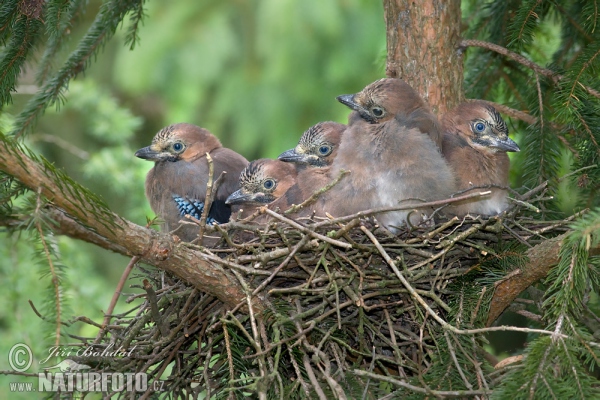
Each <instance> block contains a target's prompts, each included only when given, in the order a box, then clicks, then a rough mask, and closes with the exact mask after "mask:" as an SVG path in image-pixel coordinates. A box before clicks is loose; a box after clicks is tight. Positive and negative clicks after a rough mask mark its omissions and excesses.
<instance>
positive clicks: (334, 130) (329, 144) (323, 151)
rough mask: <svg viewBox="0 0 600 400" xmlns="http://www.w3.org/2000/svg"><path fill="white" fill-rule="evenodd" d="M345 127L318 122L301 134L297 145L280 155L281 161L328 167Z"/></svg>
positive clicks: (332, 123)
mask: <svg viewBox="0 0 600 400" xmlns="http://www.w3.org/2000/svg"><path fill="white" fill-rule="evenodd" d="M345 129H346V125H342V124H338V123H336V122H320V123H318V124H316V125H314V126H311V127H310V128H308V130H307V131H305V132H304V133H303V134H302V137H301V138H300V141H299V142H298V145H297V146H296V147H295V148H293V149H291V150H288V151H285V152H283V153H281V154H280V155H279V157H278V159H279V160H281V161H286V162H294V163H298V164H309V165H311V166H313V167H317V168H323V167H328V166H329V165H331V163H332V162H333V160H334V158H335V156H336V154H337V150H338V148H339V145H340V142H341V140H342V133H343V132H344V130H345Z"/></svg>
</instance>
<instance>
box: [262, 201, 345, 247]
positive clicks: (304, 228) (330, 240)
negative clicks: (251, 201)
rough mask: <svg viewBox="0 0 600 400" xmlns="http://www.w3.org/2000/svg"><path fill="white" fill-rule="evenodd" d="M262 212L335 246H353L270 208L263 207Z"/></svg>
mask: <svg viewBox="0 0 600 400" xmlns="http://www.w3.org/2000/svg"><path fill="white" fill-rule="evenodd" d="M261 212H263V213H265V214H269V215H270V216H272V217H274V218H275V219H278V220H280V221H282V222H285V223H286V224H288V225H290V226H291V227H293V228H296V229H298V230H299V231H300V232H302V233H305V234H308V235H311V236H313V237H314V238H317V239H321V240H322V241H324V242H327V243H329V244H332V245H334V246H337V247H343V248H344V249H351V248H352V245H351V244H348V243H345V242H340V241H339V240H335V239H331V238H329V237H327V236H324V235H321V234H320V233H317V232H314V231H312V230H310V229H308V228H307V227H305V226H303V225H300V224H299V223H297V222H295V221H293V220H291V219H289V218H286V217H284V216H283V215H280V214H278V213H276V212H275V211H273V210H269V209H268V208H266V207H261ZM317 225H318V224H317Z"/></svg>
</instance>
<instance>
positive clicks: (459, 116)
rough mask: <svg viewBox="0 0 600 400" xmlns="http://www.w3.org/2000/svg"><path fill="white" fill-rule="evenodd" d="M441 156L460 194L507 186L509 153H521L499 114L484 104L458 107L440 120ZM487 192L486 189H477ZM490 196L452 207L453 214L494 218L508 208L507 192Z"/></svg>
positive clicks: (479, 102)
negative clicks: (471, 188)
mask: <svg viewBox="0 0 600 400" xmlns="http://www.w3.org/2000/svg"><path fill="white" fill-rule="evenodd" d="M441 120H442V131H443V133H444V141H443V145H442V149H443V154H444V157H445V158H446V160H447V161H448V163H449V164H450V165H451V166H452V167H453V169H454V173H455V176H456V179H457V185H458V189H459V190H466V189H469V188H470V187H474V186H485V185H497V186H504V187H507V186H508V171H509V168H510V160H509V158H508V155H507V154H506V153H507V152H509V151H512V152H517V151H520V148H519V145H518V144H517V143H515V141H514V140H512V139H511V138H509V137H508V127H507V126H506V123H505V122H504V120H503V119H502V117H501V116H500V114H499V113H498V111H497V110H496V109H495V108H494V107H493V106H491V105H489V104H488V103H486V102H484V101H480V100H478V101H472V102H465V103H461V104H459V105H458V107H456V108H455V109H453V110H451V111H449V112H447V113H446V114H444V115H443V117H442V118H441ZM480 190H488V189H480ZM489 190H490V191H491V192H492V193H491V195H490V196H486V197H482V198H472V199H469V200H465V201H462V202H459V203H457V204H455V205H454V206H453V207H452V210H451V211H452V213H454V214H456V215H459V216H464V215H466V214H469V213H470V214H482V215H497V214H500V213H502V212H503V211H504V210H506V209H507V208H508V200H507V196H508V192H507V190H506V189H501V188H497V187H491V188H489Z"/></svg>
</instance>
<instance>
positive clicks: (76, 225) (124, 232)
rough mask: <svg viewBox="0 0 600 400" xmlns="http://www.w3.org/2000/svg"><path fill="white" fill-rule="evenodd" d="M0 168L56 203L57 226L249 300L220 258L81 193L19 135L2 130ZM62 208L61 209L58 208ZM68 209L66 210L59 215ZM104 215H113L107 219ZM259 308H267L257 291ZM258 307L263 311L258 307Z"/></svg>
mask: <svg viewBox="0 0 600 400" xmlns="http://www.w3.org/2000/svg"><path fill="white" fill-rule="evenodd" d="M0 170H1V171H3V172H5V173H7V174H8V175H10V176H13V177H14V178H15V179H17V180H18V181H20V182H21V183H22V184H23V185H25V186H27V187H28V188H30V189H31V190H33V191H37V190H40V193H41V194H42V196H44V197H45V198H46V199H48V201H49V202H51V203H52V206H51V207H55V209H54V210H51V211H50V212H49V215H50V216H53V217H55V222H56V224H57V225H56V226H55V227H54V230H55V231H56V232H62V233H66V234H68V235H69V236H72V237H74V238H77V239H81V240H85V241H87V242H90V243H94V244H96V245H99V246H101V247H104V248H107V249H110V250H113V251H116V252H118V253H120V254H123V255H125V256H128V257H133V256H139V257H140V259H141V261H143V262H145V263H147V264H149V265H153V266H155V267H157V268H160V269H163V270H165V271H169V272H171V273H173V274H174V275H176V276H178V277H179V278H181V279H183V280H185V281H186V282H189V283H191V284H192V285H194V286H195V287H196V288H197V289H198V290H201V291H204V292H206V293H209V294H212V295H214V296H215V297H217V298H218V299H220V300H221V301H222V302H223V303H225V304H227V305H228V306H230V307H232V308H233V307H235V306H236V305H237V304H238V303H240V302H241V301H244V302H245V299H246V295H245V294H244V292H243V290H242V288H241V286H240V284H239V283H238V282H237V280H236V279H235V277H234V276H232V275H231V274H230V273H229V272H228V271H225V270H224V269H223V268H222V267H220V266H219V265H217V264H214V263H212V262H209V261H208V258H207V257H208V256H207V255H206V254H204V253H203V251H202V250H195V249H193V248H190V247H188V246H186V245H183V244H181V243H180V242H179V241H176V240H175V239H174V238H173V237H172V236H169V235H166V234H161V233H159V232H156V231H154V230H152V229H147V228H144V227H141V226H139V225H136V224H134V223H132V222H129V221H127V220H125V219H123V218H121V217H120V216H118V215H116V214H114V213H112V212H111V211H110V210H108V209H106V208H105V207H104V205H102V204H94V200H93V199H90V198H89V197H86V196H84V195H82V194H81V192H80V188H79V187H77V186H76V184H74V183H72V182H69V181H68V180H65V179H64V178H63V179H62V180H61V178H62V176H61V175H60V174H57V173H56V171H53V170H52V169H51V168H50V166H49V165H43V164H42V163H40V162H39V161H35V160H33V159H32V158H31V157H30V156H28V155H27V154H26V150H24V149H23V148H22V147H21V146H19V145H17V144H16V143H15V141H14V140H12V139H9V138H7V137H5V136H3V135H0ZM58 210H60V211H58ZM59 212H64V213H65V215H60V214H59V215H57V213H59ZM105 221H112V225H108V224H107V223H106V222H105ZM252 301H253V302H254V304H253V307H254V309H255V310H262V309H264V304H262V303H261V301H260V300H258V299H257V298H256V297H255V298H253V299H252ZM257 312H258V311H257Z"/></svg>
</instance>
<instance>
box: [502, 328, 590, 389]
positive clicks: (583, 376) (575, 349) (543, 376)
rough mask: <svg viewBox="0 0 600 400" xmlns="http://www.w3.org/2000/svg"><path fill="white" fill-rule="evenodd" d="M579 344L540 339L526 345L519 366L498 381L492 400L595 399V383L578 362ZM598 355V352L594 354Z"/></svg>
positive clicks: (556, 339)
mask: <svg viewBox="0 0 600 400" xmlns="http://www.w3.org/2000/svg"><path fill="white" fill-rule="evenodd" d="M581 353H582V351H581V343H580V342H578V341H575V340H572V339H562V338H553V337H550V336H544V337H540V338H538V339H536V340H534V341H533V342H532V343H530V344H529V346H528V347H527V349H526V350H525V353H524V356H525V358H524V362H523V364H522V365H520V366H518V367H517V368H515V369H513V370H512V371H511V372H510V373H509V374H508V375H507V376H506V377H505V379H503V380H502V382H501V383H500V385H499V387H498V389H497V390H495V391H494V394H493V396H492V398H493V399H506V398H511V399H531V398H536V399H552V398H554V399H595V398H598V396H600V390H599V388H598V386H597V381H596V380H595V379H594V378H592V377H591V376H590V375H589V374H588V373H587V371H586V369H585V367H584V366H583V365H582V363H581V359H580V358H579V357H581V356H582V354H581ZM597 354H598V353H597Z"/></svg>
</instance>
